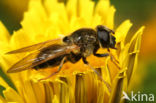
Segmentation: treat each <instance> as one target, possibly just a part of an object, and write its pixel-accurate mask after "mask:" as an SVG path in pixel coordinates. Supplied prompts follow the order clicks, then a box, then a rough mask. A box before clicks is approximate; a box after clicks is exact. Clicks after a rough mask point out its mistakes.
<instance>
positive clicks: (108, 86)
mask: <svg viewBox="0 0 156 103" xmlns="http://www.w3.org/2000/svg"><path fill="white" fill-rule="evenodd" d="M82 60H83V62H84V64H86V65H87V66H89V67H90V68H91V69H92V70H93V71H94V72H95V73H96V74H97V75H98V77H99V78H100V79H101V80H102V81H103V83H104V84H105V85H106V87H107V88H108V90H109V92H111V86H110V85H109V84H108V83H107V82H106V81H105V80H104V79H103V78H102V76H101V75H100V73H99V72H98V71H97V70H95V69H94V68H93V67H92V66H91V65H90V64H89V63H88V61H87V60H86V58H85V57H82Z"/></svg>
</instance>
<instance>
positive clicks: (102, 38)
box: [97, 30, 110, 48]
mask: <svg viewBox="0 0 156 103" xmlns="http://www.w3.org/2000/svg"><path fill="white" fill-rule="evenodd" d="M97 36H98V40H99V42H100V44H101V46H102V47H103V48H106V47H108V46H109V44H110V33H109V32H108V31H106V30H98V31H97Z"/></svg>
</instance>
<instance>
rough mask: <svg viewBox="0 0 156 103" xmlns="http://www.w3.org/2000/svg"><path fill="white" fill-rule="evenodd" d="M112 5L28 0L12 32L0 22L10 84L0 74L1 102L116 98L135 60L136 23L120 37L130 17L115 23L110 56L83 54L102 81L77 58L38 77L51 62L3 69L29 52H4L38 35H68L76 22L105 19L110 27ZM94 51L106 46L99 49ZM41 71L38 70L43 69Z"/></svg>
mask: <svg viewBox="0 0 156 103" xmlns="http://www.w3.org/2000/svg"><path fill="white" fill-rule="evenodd" d="M114 14H115V8H114V6H112V5H110V1H109V0H100V1H99V2H98V3H97V4H96V5H95V2H93V1H91V0H68V1H67V2H66V4H64V3H63V2H58V1H57V0H44V1H42V0H30V1H29V7H28V11H27V12H25V14H24V19H23V21H22V22H21V25H22V28H21V29H19V30H18V31H15V32H14V33H13V35H12V36H10V35H9V33H8V31H7V29H6V28H5V27H4V25H3V24H2V23H1V22H0V28H1V30H0V37H1V38H0V66H1V68H2V70H3V71H4V73H5V74H6V75H7V76H8V77H9V78H10V79H11V81H12V83H13V84H14V86H15V88H16V89H14V88H13V87H12V86H10V85H9V84H7V83H6V82H5V81H4V80H3V78H2V77H0V81H1V82H0V85H1V86H3V87H4V88H5V90H4V91H3V96H0V101H1V102H3V103H8V102H15V103H91V102H92V103H119V102H120V101H121V99H120V98H121V96H122V91H123V90H124V91H126V90H127V88H128V85H129V83H130V80H131V77H132V76H133V72H134V71H135V69H136V66H137V60H138V54H139V50H140V43H141V35H142V32H143V29H144V27H141V28H140V29H139V30H138V31H137V32H136V33H135V34H134V36H133V37H132V38H131V39H130V40H129V42H128V43H125V38H126V36H127V33H128V31H129V29H130V28H131V26H132V23H131V22H130V21H129V20H125V21H124V22H123V23H122V24H121V25H120V26H119V27H118V28H117V29H115V37H116V47H117V50H110V53H111V54H112V55H113V56H114V57H115V60H116V61H118V62H116V61H114V62H113V61H112V60H111V58H110V57H107V58H97V57H94V56H92V55H91V56H89V57H88V58H87V60H88V61H89V63H90V64H91V65H92V66H93V67H94V68H97V69H96V70H97V71H99V73H100V75H101V76H102V78H103V79H104V81H106V82H107V84H109V85H110V89H111V91H109V90H108V86H107V85H106V83H104V82H103V81H101V80H100V79H99V76H98V75H97V74H96V73H95V72H94V71H92V70H91V69H90V68H89V67H88V66H86V65H84V64H83V62H82V61H81V60H80V61H79V62H77V63H76V64H72V63H66V64H64V65H63V68H62V70H61V71H60V72H59V73H57V74H56V75H55V76H53V77H52V78H49V79H47V80H44V81H40V82H39V81H38V80H39V79H41V78H43V77H44V76H46V75H48V74H49V73H51V72H54V71H55V70H56V69H57V67H56V68H47V69H46V70H41V71H35V70H33V69H29V70H25V71H22V72H19V73H12V74H11V73H10V74H8V73H6V71H7V70H8V68H9V67H11V65H13V64H14V63H16V62H17V61H18V60H20V59H22V58H23V57H25V56H26V55H27V54H28V53H20V54H16V55H6V54H5V53H6V52H8V51H11V50H15V49H18V48H21V47H25V46H28V45H32V44H36V43H39V42H42V41H46V40H50V39H55V38H60V37H63V36H65V35H69V34H70V33H72V32H73V31H75V30H77V29H79V28H84V27H87V28H93V29H94V28H95V27H96V26H97V25H105V26H107V27H109V28H110V29H114ZM98 52H107V51H106V50H103V49H101V50H99V51H98ZM42 71H43V72H42Z"/></svg>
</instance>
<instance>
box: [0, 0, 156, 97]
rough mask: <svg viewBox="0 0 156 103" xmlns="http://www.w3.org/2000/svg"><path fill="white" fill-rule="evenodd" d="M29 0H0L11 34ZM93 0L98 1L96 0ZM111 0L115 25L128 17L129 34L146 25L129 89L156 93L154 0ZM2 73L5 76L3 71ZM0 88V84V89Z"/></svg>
mask: <svg viewBox="0 0 156 103" xmlns="http://www.w3.org/2000/svg"><path fill="white" fill-rule="evenodd" d="M28 1H29V0H22V1H21V0H0V21H2V22H3V24H4V25H5V26H6V27H7V29H8V30H9V32H10V33H11V34H12V33H13V31H15V30H18V29H19V28H20V27H21V25H20V21H21V20H22V18H23V13H24V11H26V10H27V6H28ZM59 1H62V0H59ZM65 1H66V0H65ZM93 1H95V2H98V0H93ZM110 1H111V4H112V5H114V6H115V8H116V14H115V28H116V27H117V26H118V25H119V24H121V22H123V21H124V20H126V19H130V20H131V22H132V23H133V27H132V28H131V30H130V32H129V34H128V35H129V37H131V36H132V34H134V33H135V32H136V30H137V29H139V27H140V26H142V25H145V26H146V28H145V31H144V33H143V37H142V45H141V51H140V55H139V63H138V69H137V71H136V74H135V77H134V79H132V82H133V83H132V84H133V85H131V90H136V91H140V92H141V93H153V94H155V95H156V80H155V78H156V0H110ZM0 75H2V71H0ZM2 76H3V77H4V78H5V75H2ZM6 80H7V81H8V82H9V79H7V78H6ZM10 85H12V84H10ZM136 85H137V87H136ZM3 89H4V88H2V87H1V86H0V91H2V90H3Z"/></svg>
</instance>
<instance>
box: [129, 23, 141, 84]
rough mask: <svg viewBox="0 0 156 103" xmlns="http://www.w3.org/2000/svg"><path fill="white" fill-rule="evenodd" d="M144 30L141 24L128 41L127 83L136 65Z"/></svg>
mask: <svg viewBox="0 0 156 103" xmlns="http://www.w3.org/2000/svg"><path fill="white" fill-rule="evenodd" d="M143 30H144V26H142V27H141V28H140V29H139V30H138V31H137V32H136V33H135V35H134V36H133V37H132V39H131V41H130V47H129V51H128V52H129V61H128V66H127V68H128V70H127V79H128V83H129V82H130V79H131V76H132V75H133V72H134V71H135V69H136V67H137V64H138V63H137V62H138V54H139V51H140V45H141V36H142V33H143Z"/></svg>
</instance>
